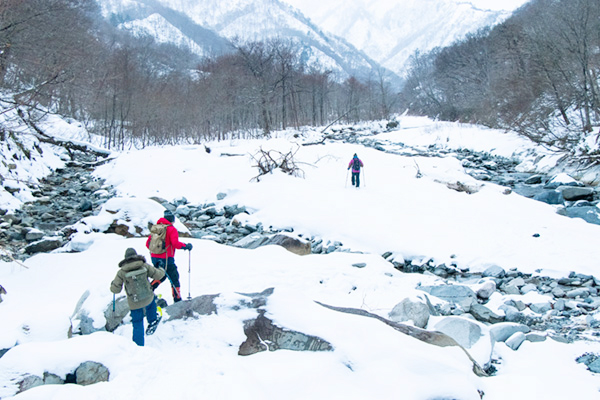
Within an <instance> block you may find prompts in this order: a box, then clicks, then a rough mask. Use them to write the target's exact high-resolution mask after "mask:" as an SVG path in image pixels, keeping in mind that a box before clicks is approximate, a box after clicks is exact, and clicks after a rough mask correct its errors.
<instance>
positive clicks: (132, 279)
mask: <svg viewBox="0 0 600 400" xmlns="http://www.w3.org/2000/svg"><path fill="white" fill-rule="evenodd" d="M125 292H126V293H127V296H128V297H131V299H132V300H133V301H134V302H136V303H137V302H139V301H144V300H146V299H147V298H149V297H151V296H154V293H153V292H152V287H151V286H150V282H148V271H147V270H146V268H139V269H136V270H133V271H129V272H127V273H126V274H125Z"/></svg>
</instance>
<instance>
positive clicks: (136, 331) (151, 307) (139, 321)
mask: <svg viewBox="0 0 600 400" xmlns="http://www.w3.org/2000/svg"><path fill="white" fill-rule="evenodd" d="M144 310H146V319H147V320H148V323H149V324H150V323H151V322H154V321H156V319H157V318H158V315H157V314H156V298H155V297H153V298H152V303H150V304H148V305H147V306H146V307H144V308H138V309H137V310H131V324H132V325H133V341H134V342H135V344H137V345H138V346H143V345H144Z"/></svg>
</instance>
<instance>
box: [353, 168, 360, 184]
mask: <svg viewBox="0 0 600 400" xmlns="http://www.w3.org/2000/svg"><path fill="white" fill-rule="evenodd" d="M352 186H356V187H359V186H360V171H359V172H354V171H352Z"/></svg>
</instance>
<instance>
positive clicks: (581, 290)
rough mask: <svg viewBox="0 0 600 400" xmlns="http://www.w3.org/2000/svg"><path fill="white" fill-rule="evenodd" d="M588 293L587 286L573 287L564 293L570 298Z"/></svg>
mask: <svg viewBox="0 0 600 400" xmlns="http://www.w3.org/2000/svg"><path fill="white" fill-rule="evenodd" d="M589 295H590V290H589V289H588V288H579V289H573V290H569V291H568V292H567V293H566V296H567V297H568V298H570V299H574V298H576V297H582V298H585V297H588V296H589Z"/></svg>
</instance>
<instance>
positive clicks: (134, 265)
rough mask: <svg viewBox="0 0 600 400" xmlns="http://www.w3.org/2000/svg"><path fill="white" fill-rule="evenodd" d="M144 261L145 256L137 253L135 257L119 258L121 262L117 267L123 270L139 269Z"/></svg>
mask: <svg viewBox="0 0 600 400" xmlns="http://www.w3.org/2000/svg"><path fill="white" fill-rule="evenodd" d="M145 262H146V258H145V257H144V256H140V255H137V256H135V257H131V258H126V259H124V260H121V262H119V268H121V269H122V270H123V271H125V272H129V271H134V270H136V269H140V268H141V266H142V265H143V264H144V263H145Z"/></svg>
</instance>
